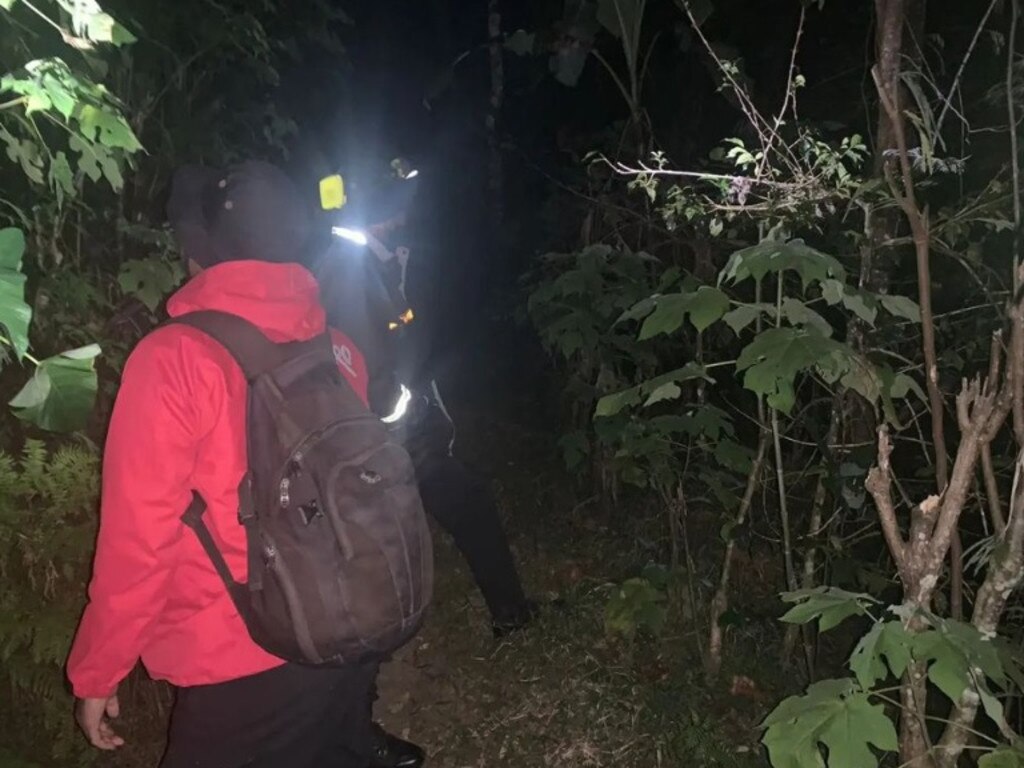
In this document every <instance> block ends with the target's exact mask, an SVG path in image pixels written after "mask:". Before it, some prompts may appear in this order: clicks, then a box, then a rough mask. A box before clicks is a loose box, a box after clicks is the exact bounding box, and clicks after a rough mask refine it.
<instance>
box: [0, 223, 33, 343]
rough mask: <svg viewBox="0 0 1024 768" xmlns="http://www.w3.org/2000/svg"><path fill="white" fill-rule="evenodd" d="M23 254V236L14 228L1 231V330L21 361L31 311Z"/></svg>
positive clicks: (26, 339)
mask: <svg viewBox="0 0 1024 768" xmlns="http://www.w3.org/2000/svg"><path fill="white" fill-rule="evenodd" d="M24 254H25V234H24V233H23V232H22V231H21V230H20V229H17V228H15V227H8V228H6V229H0V326H3V328H4V329H5V330H6V333H7V339H8V340H9V341H10V342H11V346H12V347H13V348H14V354H15V356H16V357H17V358H18V359H19V360H21V359H22V358H23V357H24V356H25V353H26V352H27V351H28V327H29V324H30V323H31V322H32V308H31V307H29V305H28V304H26V303H25V275H23V274H22V273H21V259H22V256H24Z"/></svg>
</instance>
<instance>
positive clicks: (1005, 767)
mask: <svg viewBox="0 0 1024 768" xmlns="http://www.w3.org/2000/svg"><path fill="white" fill-rule="evenodd" d="M978 768H1024V752H1021V751H1020V750H1019V749H1014V748H1012V747H1000V748H999V749H996V750H994V751H992V752H989V753H987V754H985V755H982V757H981V758H980V759H979V760H978Z"/></svg>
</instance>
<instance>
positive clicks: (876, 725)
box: [762, 680, 898, 768]
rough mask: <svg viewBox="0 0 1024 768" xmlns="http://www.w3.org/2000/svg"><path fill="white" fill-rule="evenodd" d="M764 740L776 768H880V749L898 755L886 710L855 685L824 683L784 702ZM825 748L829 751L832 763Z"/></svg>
mask: <svg viewBox="0 0 1024 768" xmlns="http://www.w3.org/2000/svg"><path fill="white" fill-rule="evenodd" d="M762 727H764V728H765V729H766V730H765V734H764V738H763V739H762V741H763V743H764V745H765V747H766V748H767V749H768V756H769V759H770V760H771V763H772V765H773V766H775V768H821V766H823V765H827V766H828V768H868V767H869V766H875V767H876V768H877V766H878V758H877V756H876V755H875V754H874V753H873V752H872V751H871V747H875V748H877V749H880V750H884V751H894V750H896V748H897V746H898V742H897V738H896V729H895V727H894V726H893V723H892V721H891V720H890V719H889V718H888V717H887V716H886V714H885V710H884V709H883V708H882V706H881V705H878V704H872V703H871V701H870V700H869V698H868V695H867V694H866V693H863V692H862V691H860V690H859V689H858V688H857V687H856V685H855V683H854V682H853V681H852V680H823V681H821V682H819V683H815V684H813V685H811V686H810V687H808V689H807V693H806V694H804V695H803V696H791V697H789V698H788V699H785V700H784V701H783V702H782V703H781V704H779V706H778V707H776V708H775V710H774V711H773V712H772V713H771V714H769V715H768V717H767V718H766V719H765V721H764V723H762ZM821 747H825V749H826V750H827V755H828V758H827V763H826V761H825V760H824V759H823V756H822V753H821Z"/></svg>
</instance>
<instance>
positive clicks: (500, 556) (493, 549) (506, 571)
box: [413, 450, 526, 622]
mask: <svg viewBox="0 0 1024 768" xmlns="http://www.w3.org/2000/svg"><path fill="white" fill-rule="evenodd" d="M413 456H414V461H415V463H416V478H417V480H418V481H419V486H420V498H422V500H423V507H424V509H425V510H426V512H427V514H428V515H430V516H431V517H433V518H434V519H435V520H437V522H438V523H439V524H440V525H441V527H442V528H444V530H445V531H447V532H448V534H449V535H451V537H452V538H453V539H454V540H455V546H456V547H458V549H459V551H460V552H461V553H462V556H463V557H464V558H465V559H466V562H467V563H468V564H469V569H470V571H471V572H472V574H473V578H474V579H475V580H476V583H477V586H478V587H479V588H480V592H481V593H483V596H484V600H485V601H486V603H487V608H488V609H489V610H490V612H491V616H492V617H493V618H494V619H495V620H496V621H499V622H500V621H503V620H508V618H510V617H511V616H514V615H515V614H516V612H517V611H518V610H520V609H521V607H522V605H523V602H524V601H525V599H526V598H525V596H524V595H523V586H522V583H521V582H520V580H519V573H518V571H517V570H516V565H515V561H514V560H513V559H512V552H511V550H510V549H509V545H508V538H507V537H506V536H505V530H504V528H503V527H502V524H501V519H500V517H499V516H498V507H497V504H496V503H495V500H494V495H493V494H492V493H491V490H490V488H489V487H488V486H487V484H486V483H485V482H484V481H483V480H482V479H480V478H478V477H477V476H476V475H474V474H473V473H472V472H471V471H470V470H469V469H468V468H467V467H466V466H465V465H464V464H463V463H462V462H461V461H459V460H458V459H456V458H454V457H453V456H450V455H449V454H448V453H447V451H445V450H432V451H429V452H422V453H421V452H417V453H414V454H413Z"/></svg>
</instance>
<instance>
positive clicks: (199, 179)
mask: <svg viewBox="0 0 1024 768" xmlns="http://www.w3.org/2000/svg"><path fill="white" fill-rule="evenodd" d="M167 217H168V219H169V220H170V223H171V228H172V229H173V230H174V234H175V237H176V238H177V240H178V244H179V246H180V247H181V249H182V255H183V257H184V258H185V260H186V262H187V264H188V268H189V271H190V272H191V273H192V274H196V273H197V272H199V271H201V270H203V269H206V268H208V267H212V266H214V265H216V264H220V263H223V262H227V261H267V262H276V263H292V262H296V263H301V262H302V261H303V260H304V258H305V255H306V250H307V247H308V243H309V239H310V233H311V226H310V224H311V217H310V214H309V212H308V210H307V209H306V206H305V205H303V200H302V196H301V195H300V194H299V193H298V191H297V190H296V188H295V186H294V184H293V183H292V181H291V180H290V179H289V178H288V176H287V175H286V174H285V173H284V172H283V171H282V170H280V169H279V168H277V167H275V166H273V165H271V164H270V163H265V162H259V161H248V162H244V163H241V164H239V165H235V166H232V167H230V168H228V169H225V170H217V169H213V168H205V167H201V166H186V167H183V168H181V169H180V170H178V171H177V172H176V173H175V175H174V179H173V181H172V183H171V195H170V199H169V201H168V204H167Z"/></svg>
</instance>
